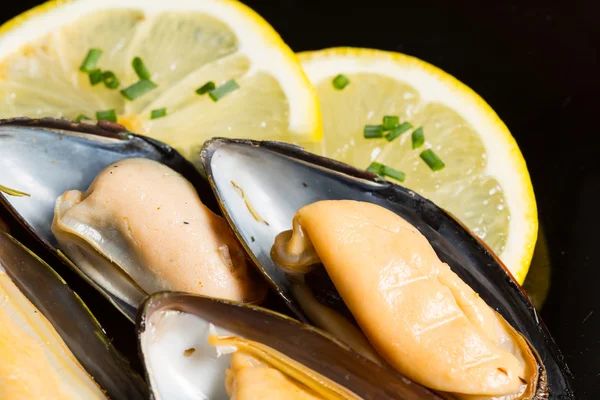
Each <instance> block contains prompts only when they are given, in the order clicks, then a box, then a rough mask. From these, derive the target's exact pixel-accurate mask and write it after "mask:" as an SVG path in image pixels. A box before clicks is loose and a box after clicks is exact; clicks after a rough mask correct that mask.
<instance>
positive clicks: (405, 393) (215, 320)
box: [136, 292, 441, 400]
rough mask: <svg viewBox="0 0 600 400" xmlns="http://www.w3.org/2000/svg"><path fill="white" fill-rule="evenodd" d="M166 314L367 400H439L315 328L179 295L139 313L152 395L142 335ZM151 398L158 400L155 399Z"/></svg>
mask: <svg viewBox="0 0 600 400" xmlns="http://www.w3.org/2000/svg"><path fill="white" fill-rule="evenodd" d="M167 310H174V311H180V312H183V313H190V314H193V315H196V316H198V317H200V318H202V319H204V320H206V321H209V322H211V323H212V324H213V325H215V326H217V327H220V328H222V329H225V330H227V331H229V332H231V333H233V334H235V335H238V336H240V337H243V338H245V339H248V340H252V341H256V342H259V343H262V344H264V345H266V346H269V347H271V348H273V349H275V350H277V351H279V352H281V353H283V354H285V355H286V356H288V357H290V358H292V359H294V360H295V361H297V362H299V363H301V364H303V365H305V366H306V367H308V368H310V369H312V370H313V371H315V372H317V373H320V374H321V375H323V376H325V377H326V378H329V379H331V380H332V381H334V382H336V383H338V384H340V385H341V386H344V387H346V388H348V389H349V390H351V391H352V392H354V393H355V394H357V395H358V396H360V397H362V398H364V399H365V400H367V399H404V400H427V399H431V400H433V399H436V400H441V398H440V397H438V396H437V395H436V394H434V393H433V392H431V391H430V390H429V389H426V388H424V387H422V386H420V385H418V384H416V383H413V382H411V381H410V380H408V379H406V378H404V377H402V376H401V375H399V374H397V373H396V372H394V371H392V370H390V369H387V368H383V367H380V366H379V365H377V364H375V363H373V362H372V361H369V360H367V359H366V358H364V357H362V356H360V355H358V354H357V353H355V352H354V351H353V350H351V349H350V348H349V347H347V346H346V345H344V344H342V343H341V342H339V341H338V340H337V339H335V338H333V337H332V336H330V335H328V334H326V333H324V332H322V331H320V330H318V329H316V328H314V327H312V326H309V325H304V324H302V323H300V322H298V321H296V320H294V319H291V318H289V317H286V316H284V315H282V314H278V313H275V312H273V311H269V310H267V309H265V308H262V307H258V306H252V305H247V304H243V303H236V302H230V301H225V300H218V299H213V298H208V297H204V296H198V295H190V294H185V293H179V292H161V293H156V294H153V295H152V296H150V297H148V298H147V299H146V300H145V301H144V303H143V304H142V306H141V307H140V312H139V313H138V318H137V322H136V326H137V329H138V338H139V340H138V343H139V351H140V357H141V358H142V361H143V362H144V363H145V366H146V371H147V381H148V382H149V385H150V389H151V391H152V392H153V393H154V390H153V388H152V384H153V377H152V373H151V371H150V368H149V365H148V363H147V359H146V354H145V352H144V347H143V345H142V335H143V334H144V332H145V330H146V321H147V320H149V319H150V317H151V316H152V314H153V313H156V312H161V311H167ZM224 384H225V383H224V382H223V385H224ZM152 396H153V397H152V398H153V399H154V398H156V399H158V397H154V396H155V395H154V394H153V395H152Z"/></svg>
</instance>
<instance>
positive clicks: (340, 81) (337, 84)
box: [333, 74, 350, 90]
mask: <svg viewBox="0 0 600 400" xmlns="http://www.w3.org/2000/svg"><path fill="white" fill-rule="evenodd" d="M349 83H350V79H348V77H347V76H346V75H343V74H339V75H338V76H336V77H335V78H333V87H334V88H336V89H337V90H342V89H343V88H345V87H346V86H348V84H349Z"/></svg>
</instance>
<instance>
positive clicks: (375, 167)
mask: <svg viewBox="0 0 600 400" xmlns="http://www.w3.org/2000/svg"><path fill="white" fill-rule="evenodd" d="M383 168H384V165H383V164H381V163H378V162H372V163H371V165H369V167H368V168H367V171H369V172H374V173H376V174H377V175H383Z"/></svg>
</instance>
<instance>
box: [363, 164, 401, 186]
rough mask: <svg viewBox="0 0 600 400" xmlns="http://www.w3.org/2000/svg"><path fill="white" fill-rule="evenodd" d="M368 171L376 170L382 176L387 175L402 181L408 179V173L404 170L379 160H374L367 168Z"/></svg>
mask: <svg viewBox="0 0 600 400" xmlns="http://www.w3.org/2000/svg"><path fill="white" fill-rule="evenodd" d="M367 171H369V172H374V173H376V174H377V175H379V176H381V177H384V176H387V177H390V178H392V179H396V180H397V181H400V182H404V179H406V174H405V173H404V172H402V171H398V170H397V169H394V168H392V167H388V166H387V165H384V164H381V163H378V162H372V163H371V165H369V167H368V168H367Z"/></svg>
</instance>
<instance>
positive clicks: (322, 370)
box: [137, 292, 440, 400]
mask: <svg viewBox="0 0 600 400" xmlns="http://www.w3.org/2000/svg"><path fill="white" fill-rule="evenodd" d="M137 328H138V339H139V350H140V356H141V358H142V360H143V362H144V365H145V368H146V372H147V381H148V382H149V385H150V387H151V391H152V396H153V399H156V400H173V399H177V400H180V399H181V400H183V399H211V400H225V399H229V398H232V399H236V400H254V399H262V400H269V399H273V400H275V399H277V400H283V399H298V400H300V399H305V400H309V399H311V400H317V399H321V400H322V399H326V400H332V399H339V400H342V399H346V400H349V399H353V400H354V399H404V400H417V399H418V400H429V399H431V400H434V399H437V400H440V398H439V397H438V396H437V395H435V394H434V393H433V392H431V391H429V390H428V389H425V388H423V387H421V386H419V385H417V384H414V383H412V382H411V381H409V380H407V379H405V378H403V377H402V376H400V375H398V374H396V373H395V372H394V371H392V370H390V369H387V368H383V367H381V366H379V365H378V364H375V363H373V362H371V361H369V360H368V359H365V358H363V357H361V356H360V355H358V354H357V353H355V352H354V351H352V350H351V349H350V348H348V347H347V346H346V345H344V344H343V343H341V342H339V341H338V340H337V339H335V338H334V337H332V336H329V335H327V334H325V333H323V332H321V331H319V330H317V329H315V328H313V327H311V326H308V325H304V324H302V323H300V322H298V321H296V320H293V319H291V318H289V317H286V316H284V315H281V314H277V313H275V312H272V311H269V310H266V309H264V308H261V307H258V306H252V305H248V304H244V303H239V302H231V301H225V300H217V299H213V298H207V297H203V296H194V295H190V294H185V293H174V292H168V293H157V294H154V295H152V296H150V297H149V298H148V299H147V300H146V301H145V302H144V303H143V305H142V307H141V308H140V313H139V314H138V320H137Z"/></svg>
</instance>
